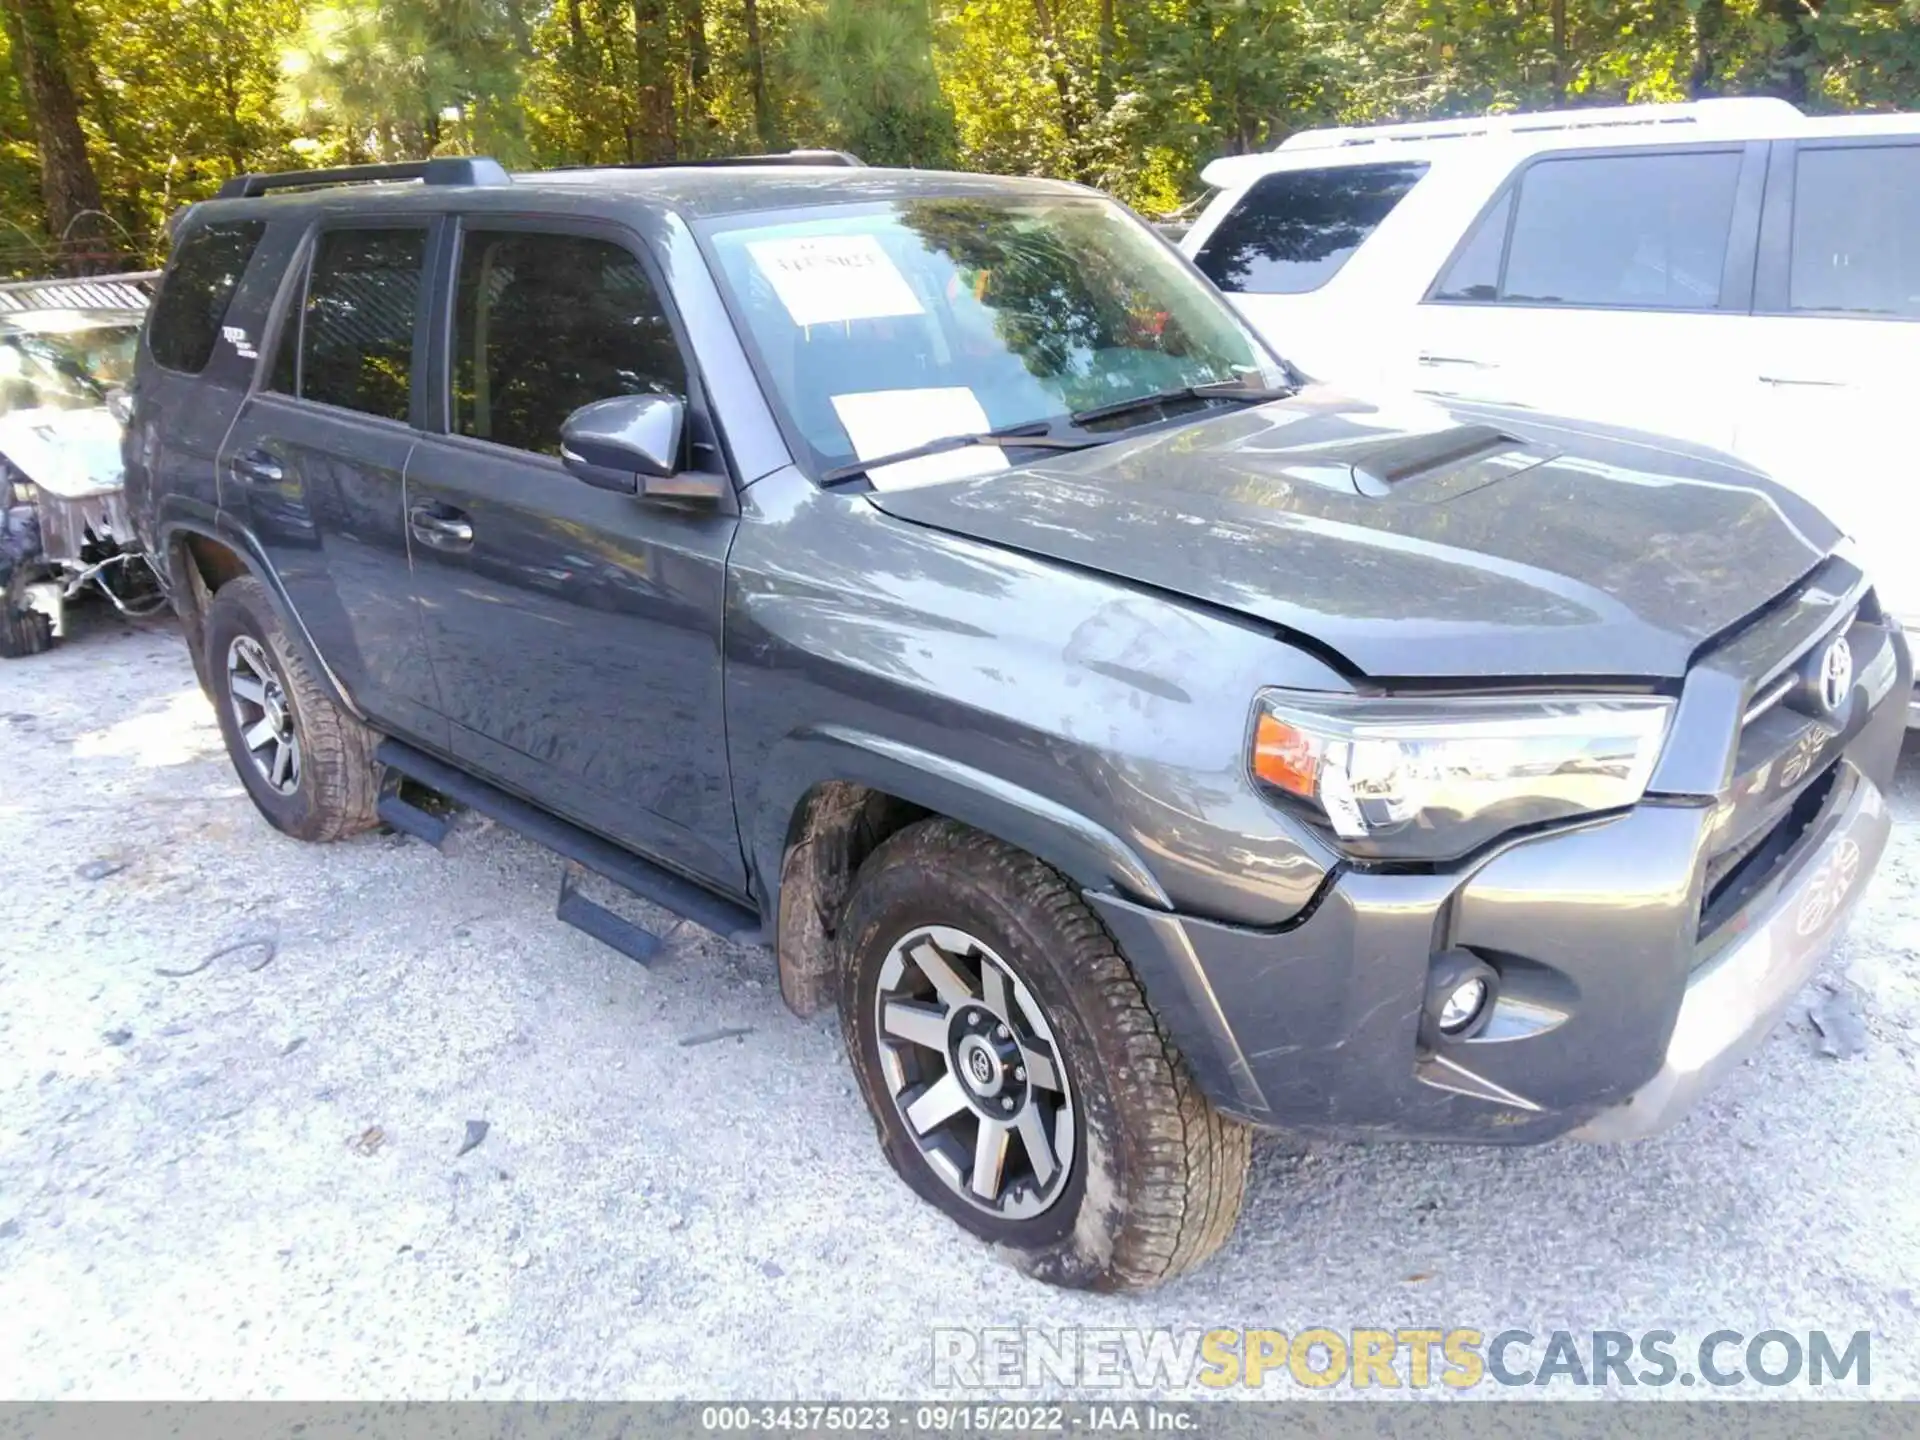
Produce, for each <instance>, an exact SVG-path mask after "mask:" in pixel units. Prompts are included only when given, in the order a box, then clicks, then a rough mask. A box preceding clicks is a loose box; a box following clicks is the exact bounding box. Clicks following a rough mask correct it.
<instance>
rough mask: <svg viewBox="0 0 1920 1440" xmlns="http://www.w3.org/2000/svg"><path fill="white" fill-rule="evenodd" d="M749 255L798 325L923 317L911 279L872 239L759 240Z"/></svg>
mask: <svg viewBox="0 0 1920 1440" xmlns="http://www.w3.org/2000/svg"><path fill="white" fill-rule="evenodd" d="M747 253H748V254H749V255H751V256H753V263H754V264H755V265H757V266H759V267H760V273H761V274H763V275H765V276H766V277H767V279H768V281H769V282H770V283H771V284H772V285H773V289H774V293H775V294H776V295H778V296H779V297H780V303H781V304H783V305H785V306H786V307H787V313H788V314H789V315H791V316H792V317H793V323H794V324H796V325H824V324H829V323H833V322H837V321H841V320H881V319H885V318H886V317H888V316H891V315H918V314H921V313H922V311H921V307H920V300H919V297H918V296H916V295H915V294H914V293H913V287H912V286H911V285H909V284H907V277H906V276H904V275H902V274H901V273H900V269H899V267H898V266H897V265H895V264H894V263H893V260H892V258H891V257H889V256H888V254H887V252H886V251H885V250H884V249H882V248H881V246H880V242H879V241H878V240H876V239H875V238H874V237H873V236H871V235H817V236H813V237H811V238H808V239H802V240H755V241H752V242H750V243H749V244H748V246H747Z"/></svg>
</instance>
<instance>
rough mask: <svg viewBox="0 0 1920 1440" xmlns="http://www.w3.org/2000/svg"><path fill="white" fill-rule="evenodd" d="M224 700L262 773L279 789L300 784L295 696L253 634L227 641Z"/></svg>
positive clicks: (285, 792) (290, 791) (283, 790)
mask: <svg viewBox="0 0 1920 1440" xmlns="http://www.w3.org/2000/svg"><path fill="white" fill-rule="evenodd" d="M227 703H228V704H229V705H231V706H232V707H233V720H234V728H235V730H236V732H237V733H238V734H239V736H240V743H241V745H242V746H244V747H245V749H246V752H247V756H248V758H249V759H251V760H252V761H253V768H254V769H256V770H258V771H259V772H260V778H261V779H263V780H265V781H266V782H267V784H268V785H270V786H272V787H273V789H274V791H275V792H276V793H278V794H281V795H291V794H293V792H294V791H295V790H298V789H299V788H300V736H299V734H298V732H297V731H296V730H295V728H294V723H293V702H292V701H291V700H290V699H289V698H288V696H287V689H286V686H285V685H284V684H283V683H282V682H281V679H280V674H279V672H278V671H277V670H275V669H274V668H273V661H272V660H270V659H269V658H268V656H267V648H266V646H264V645H262V644H261V643H260V642H259V641H258V640H256V639H254V638H253V637H252V636H251V635H236V636H234V637H233V643H232V644H231V645H229V646H227Z"/></svg>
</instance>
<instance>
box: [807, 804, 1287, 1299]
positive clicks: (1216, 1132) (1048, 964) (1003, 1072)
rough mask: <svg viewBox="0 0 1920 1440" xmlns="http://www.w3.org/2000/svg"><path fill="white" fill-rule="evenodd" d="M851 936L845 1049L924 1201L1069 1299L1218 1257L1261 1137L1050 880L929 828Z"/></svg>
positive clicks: (955, 827)
mask: <svg viewBox="0 0 1920 1440" xmlns="http://www.w3.org/2000/svg"><path fill="white" fill-rule="evenodd" d="M839 937H840V943H841V947H842V950H841V956H842V970H841V995H840V1013H841V1023H842V1028H843V1031H844V1033H845V1037H846V1042H847V1049H848V1052H849V1054H850V1056H851V1057H852V1060H853V1065H854V1070H855V1072H856V1074H857V1075H858V1078H859V1081H860V1085H861V1089H862V1091H863V1092H864V1094H865V1097H866V1100H867V1104H868V1107H869V1109H870V1110H871V1111H872V1113H873V1117H874V1122H875V1125H876V1127H877V1129H878V1131H879V1134H880V1142H881V1145H882V1147H883V1148H884V1150H885V1151H886V1154H887V1158H888V1159H889V1161H891V1162H892V1164H893V1167H894V1169H895V1170H896V1171H898V1172H899V1174H900V1176H901V1178H902V1179H904V1180H905V1181H906V1182H907V1184H908V1185H909V1186H911V1187H912V1188H913V1189H914V1190H915V1191H916V1192H917V1193H918V1194H919V1195H920V1196H921V1197H922V1198H923V1199H926V1200H927V1201H929V1202H931V1203H932V1204H933V1205H935V1206H936V1207H938V1208H939V1209H940V1210H942V1211H944V1212H945V1213H946V1214H947V1215H949V1216H951V1217H952V1218H953V1219H954V1220H956V1221H957V1222H959V1224H961V1225H962V1226H964V1227H965V1228H966V1229H968V1230H970V1231H972V1232H973V1233H974V1234H976V1235H979V1236H981V1237H982V1238H984V1239H987V1240H990V1241H993V1242H995V1243H997V1244H999V1245H1001V1246H1003V1247H1004V1248H1005V1249H1006V1250H1007V1251H1008V1252H1009V1253H1010V1254H1011V1255H1012V1256H1013V1258H1014V1259H1015V1261H1016V1263H1018V1264H1019V1265H1020V1266H1021V1268H1023V1269H1025V1270H1026V1271H1027V1272H1028V1273H1030V1274H1032V1275H1035V1276H1036V1277H1038V1278H1040V1279H1044V1280H1048V1281H1052V1282H1054V1283H1056V1284H1062V1285H1072V1286H1079V1287H1085V1288H1091V1289H1100V1290H1123V1289H1138V1288H1144V1287H1147V1286H1151V1285H1155V1284H1158V1283H1160V1282H1161V1281H1164V1280H1168V1279H1171V1278H1172V1277H1173V1276H1175V1275H1178V1274H1181V1273H1183V1272H1185V1271H1187V1270H1190V1269H1192V1268H1193V1267H1194V1266H1196V1265H1198V1264H1200V1263H1201V1262H1202V1261H1203V1260H1205V1259H1206V1258H1207V1257H1208V1256H1210V1255H1211V1254H1213V1252H1214V1251H1215V1250H1217V1249H1218V1248H1219V1247H1220V1246H1221V1245H1222V1244H1223V1243H1224V1242H1225V1241H1226V1239H1227V1236H1228V1235H1229V1234H1231V1233H1232V1230H1233V1224H1234V1220H1235V1219H1236V1217H1237V1216H1238V1214H1239V1209H1240V1201H1241V1196H1242V1193H1243V1191H1244V1188H1245V1185H1246V1176H1247V1166H1248V1158H1249V1152H1250V1132H1249V1131H1248V1130H1247V1129H1246V1128H1245V1127H1244V1126H1242V1125H1239V1124H1237V1123H1235V1122H1234V1121H1232V1120H1229V1119H1228V1118H1226V1117H1225V1116H1223V1115H1221V1114H1220V1113H1219V1112H1217V1111H1215V1110H1214V1109H1213V1108H1212V1106H1211V1105H1209V1104H1208V1102H1207V1100H1206V1098H1205V1097H1204V1096H1203V1095H1201V1094H1200V1092H1199V1090H1198V1088H1197V1087H1196V1086H1195V1084H1194V1082H1193V1079H1192V1077H1191V1076H1190V1075H1189V1074H1188V1072H1187V1070H1186V1067H1185V1065H1184V1064H1183V1062H1182V1061H1181V1059H1180V1057H1179V1055H1178V1054H1177V1053H1176V1052H1175V1051H1174V1049H1173V1047H1172V1044H1171V1042H1169V1041H1168V1040H1167V1038H1166V1036H1165V1035H1164V1033H1163V1032H1162V1031H1161V1029H1160V1027H1159V1025H1158V1023H1157V1022H1156V1020H1155V1019H1154V1017H1153V1014H1152V1012H1151V1011H1149V1010H1148V1008H1147V1003H1146V997H1145V995H1144V994H1143V993H1142V991H1141V989H1140V985H1139V982H1138V981H1137V980H1136V979H1135V978H1134V976H1133V972H1132V971H1131V970H1130V969H1129V968H1128V966H1127V963H1126V961H1125V960H1124V959H1123V958H1122V957H1121V955H1120V953H1119V951H1118V949H1117V948H1116V947H1115V945H1114V943H1113V939H1112V937H1111V936H1109V935H1108V934H1107V932H1106V930H1105V928H1104V927H1103V926H1102V925H1101V924H1100V922H1099V920H1098V918H1097V917H1095V915H1094V914H1093V912H1092V911H1091V910H1090V909H1088V908H1087V905H1086V903H1085V902H1084V901H1083V900H1082V899H1081V898H1080V897H1079V895H1078V894H1077V893H1076V892H1075V891H1074V889H1073V888H1072V887H1071V886H1070V885H1068V884H1067V882H1066V881H1065V880H1064V879H1063V878H1062V877H1061V876H1060V875H1059V874H1058V873H1057V872H1056V871H1054V870H1053V869H1051V868H1050V867H1048V866H1047V865H1045V864H1043V863H1041V862H1040V861H1038V860H1036V859H1034V858H1033V857H1032V856H1030V855H1028V854H1026V853H1025V852H1023V851H1020V850H1016V849H1014V848H1013V847H1011V846H1008V845H1005V844H1002V843H1001V842H999V841H997V840H994V839H992V838H991V837H989V836H986V835H982V834H980V833H979V832H977V831H974V830H970V829H968V828H967V827H965V826H962V825H959V824H957V823H955V822H953V821H949V820H939V819H936V820H927V821H922V822H920V823H919V824H916V825H912V826H910V827H908V828H907V829H905V830H903V831H901V832H900V833H899V834H897V835H895V836H893V837H892V838H890V839H889V840H887V841H886V842H884V843H883V844H882V845H881V846H880V847H879V849H877V850H876V851H875V852H874V853H873V855H872V856H871V857H869V859H868V860H867V862H866V864H865V865H863V866H862V867H861V869H860V873H859V875H858V876H857V877H856V878H855V880H854V885H853V890H852V893H851V895H850V896H849V898H848V902H847V908H846V912H845V915H844V917H843V919H842V923H841V925H840V929H839Z"/></svg>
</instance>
